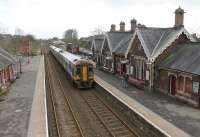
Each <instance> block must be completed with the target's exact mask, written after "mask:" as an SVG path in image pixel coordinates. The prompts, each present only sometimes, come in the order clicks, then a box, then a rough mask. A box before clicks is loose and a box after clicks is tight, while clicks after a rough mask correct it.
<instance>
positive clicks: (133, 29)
mask: <svg viewBox="0 0 200 137" xmlns="http://www.w3.org/2000/svg"><path fill="white" fill-rule="evenodd" d="M136 27H137V21H136V20H135V19H132V20H131V32H134V31H135V29H136Z"/></svg>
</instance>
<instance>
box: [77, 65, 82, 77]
mask: <svg viewBox="0 0 200 137" xmlns="http://www.w3.org/2000/svg"><path fill="white" fill-rule="evenodd" d="M80 74H81V67H80V65H77V66H76V75H80Z"/></svg>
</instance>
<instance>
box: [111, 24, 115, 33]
mask: <svg viewBox="0 0 200 137" xmlns="http://www.w3.org/2000/svg"><path fill="white" fill-rule="evenodd" d="M115 28H116V26H115V24H112V25H111V28H110V31H111V32H115Z"/></svg>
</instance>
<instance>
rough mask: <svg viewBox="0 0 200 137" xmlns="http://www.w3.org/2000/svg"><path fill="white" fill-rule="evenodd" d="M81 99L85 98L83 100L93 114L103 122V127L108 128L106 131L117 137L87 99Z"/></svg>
mask: <svg viewBox="0 0 200 137" xmlns="http://www.w3.org/2000/svg"><path fill="white" fill-rule="evenodd" d="M81 97H82V98H83V100H84V101H85V103H86V104H87V105H88V106H89V108H90V109H91V110H92V112H93V113H94V114H95V115H96V117H97V118H98V119H99V120H100V121H101V123H102V124H103V126H104V127H105V128H106V130H107V131H108V133H109V134H110V135H111V136H112V137H115V135H114V134H113V133H112V131H111V130H110V129H109V127H108V126H107V125H106V123H105V122H104V121H103V119H102V118H101V116H99V114H97V112H96V111H95V110H94V108H93V107H92V106H91V105H90V104H89V103H88V101H87V100H86V99H85V97H83V96H82V95H81Z"/></svg>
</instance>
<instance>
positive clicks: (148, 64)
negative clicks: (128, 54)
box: [147, 61, 154, 91]
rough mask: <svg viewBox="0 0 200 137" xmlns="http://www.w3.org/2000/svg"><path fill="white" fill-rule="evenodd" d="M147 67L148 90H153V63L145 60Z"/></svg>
mask: <svg viewBox="0 0 200 137" xmlns="http://www.w3.org/2000/svg"><path fill="white" fill-rule="evenodd" d="M147 68H148V69H149V87H148V88H149V91H153V87H154V63H152V62H149V61H148V62H147Z"/></svg>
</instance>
